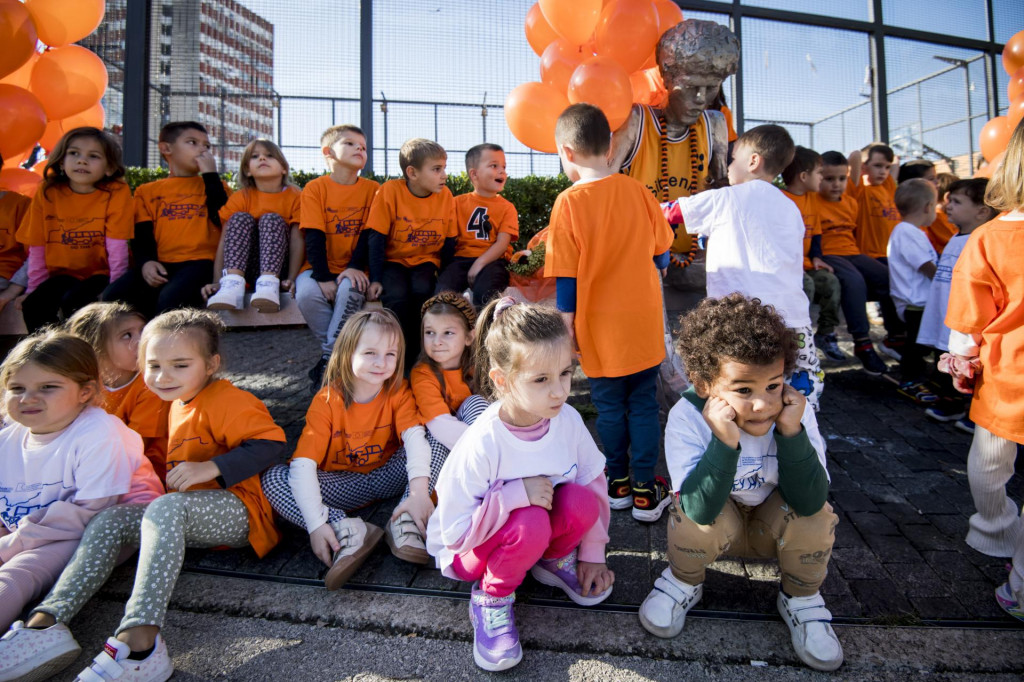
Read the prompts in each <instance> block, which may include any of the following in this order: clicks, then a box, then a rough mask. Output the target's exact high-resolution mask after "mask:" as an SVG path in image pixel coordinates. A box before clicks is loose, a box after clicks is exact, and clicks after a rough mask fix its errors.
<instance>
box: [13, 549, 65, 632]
mask: <svg viewBox="0 0 1024 682" xmlns="http://www.w3.org/2000/svg"><path fill="white" fill-rule="evenodd" d="M77 547H78V540H62V541H60V542H51V543H49V544H47V545H43V546H41V547H35V548H33V549H27V550H25V551H24V552H20V553H18V554H16V555H14V557H13V558H12V559H11V560H10V561H8V562H7V563H5V564H3V565H2V566H0V632H7V629H8V628H10V627H11V623H13V622H14V621H15V620H17V619H18V617H19V616H20V615H21V612H22V610H23V609H24V608H25V607H26V606H28V605H29V603H31V602H33V601H35V600H37V599H39V598H40V597H42V596H43V595H45V594H46V593H47V592H48V591H49V590H50V588H51V587H53V584H54V583H55V582H56V581H57V578H58V577H60V574H61V572H62V571H63V570H64V567H65V566H67V564H68V561H69V560H70V559H71V555H72V554H74V553H75V549H76V548H77Z"/></svg>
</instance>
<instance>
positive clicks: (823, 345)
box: [814, 334, 849, 362]
mask: <svg viewBox="0 0 1024 682" xmlns="http://www.w3.org/2000/svg"><path fill="white" fill-rule="evenodd" d="M814 345H815V346H816V347H817V348H818V350H820V351H821V352H822V355H824V356H825V358H826V359H827V360H830V361H831V362H846V361H847V360H848V359H849V358H847V357H846V353H844V352H843V350H842V349H841V348H840V347H839V342H838V341H837V340H836V335H835V334H815V336H814Z"/></svg>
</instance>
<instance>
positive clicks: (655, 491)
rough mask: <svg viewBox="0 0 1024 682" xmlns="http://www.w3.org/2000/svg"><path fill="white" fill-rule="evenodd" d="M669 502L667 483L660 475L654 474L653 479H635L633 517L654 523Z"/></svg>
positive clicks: (670, 496)
mask: <svg viewBox="0 0 1024 682" xmlns="http://www.w3.org/2000/svg"><path fill="white" fill-rule="evenodd" d="M671 503H672V494H671V493H670V492H669V490H668V483H666V482H665V479H663V478H662V477H661V476H655V477H654V480H653V481H647V482H643V483H642V482H640V481H637V483H636V485H634V486H633V518H634V519H636V520H637V521H643V522H644V523H654V522H655V521H657V520H658V519H660V518H661V513H662V512H663V511H665V507H667V506H668V505H670V504H671Z"/></svg>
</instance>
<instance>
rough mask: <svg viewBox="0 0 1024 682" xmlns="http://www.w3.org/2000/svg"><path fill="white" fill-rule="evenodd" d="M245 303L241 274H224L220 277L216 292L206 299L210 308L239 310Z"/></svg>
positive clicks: (243, 282) (243, 279) (243, 281)
mask: <svg viewBox="0 0 1024 682" xmlns="http://www.w3.org/2000/svg"><path fill="white" fill-rule="evenodd" d="M244 305H245V278H244V277H242V276H241V275H224V276H223V277H221V278H220V288H219V289H217V293H215V294H214V295H213V296H211V297H210V298H209V299H208V300H207V301H206V307H207V308H209V309H210V310H241V309H242V307H243V306H244Z"/></svg>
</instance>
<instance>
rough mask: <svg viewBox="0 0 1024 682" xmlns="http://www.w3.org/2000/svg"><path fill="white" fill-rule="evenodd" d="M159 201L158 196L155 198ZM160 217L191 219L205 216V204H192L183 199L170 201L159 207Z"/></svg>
mask: <svg viewBox="0 0 1024 682" xmlns="http://www.w3.org/2000/svg"><path fill="white" fill-rule="evenodd" d="M157 201H160V197H158V198H157ZM158 217H160V218H166V219H167V220H191V219H192V218H205V217H206V204H192V203H187V202H184V201H179V202H171V203H168V204H166V205H165V206H164V207H163V208H161V209H160V215H159V216H158Z"/></svg>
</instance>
